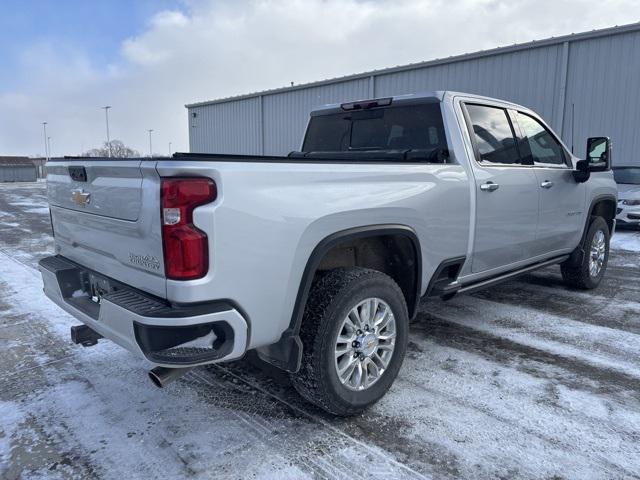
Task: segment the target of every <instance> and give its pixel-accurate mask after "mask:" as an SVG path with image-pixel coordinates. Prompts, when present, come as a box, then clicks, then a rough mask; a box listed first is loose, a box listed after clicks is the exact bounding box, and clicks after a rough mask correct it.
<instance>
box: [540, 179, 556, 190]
mask: <svg viewBox="0 0 640 480" xmlns="http://www.w3.org/2000/svg"><path fill="white" fill-rule="evenodd" d="M540 186H541V187H542V188H551V187H553V182H550V181H549V180H545V181H544V182H542V183H541V184H540Z"/></svg>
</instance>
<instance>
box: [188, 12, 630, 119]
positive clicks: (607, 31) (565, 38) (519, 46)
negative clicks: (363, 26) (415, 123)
mask: <svg viewBox="0 0 640 480" xmlns="http://www.w3.org/2000/svg"><path fill="white" fill-rule="evenodd" d="M635 31H640V22H638V23H631V24H628V25H621V26H617V25H616V26H615V27H608V28H602V29H600V30H591V31H589V32H581V33H571V34H569V35H562V36H560V37H550V38H546V39H544V40H533V41H531V42H526V43H516V44H514V45H509V46H506V47H497V48H492V49H489V50H480V51H478V52H472V53H463V54H461V55H453V56H450V57H445V58H437V59H434V60H427V61H424V62H417V63H409V64H407V65H399V66H397V67H389V68H383V69H380V70H370V71H367V72H362V73H356V74H352V75H345V76H343V77H335V78H328V79H326V80H318V81H315V82H309V83H301V84H299V85H293V86H290V87H280V88H274V89H271V90H263V91H260V92H254V93H247V94H243V95H236V96H232V97H224V98H219V99H216V100H206V101H203V102H195V103H188V104H186V105H185V107H187V108H193V107H202V106H205V105H214V104H216V103H227V102H235V101H238V100H246V99H249V98H259V97H261V96H264V95H275V94H277V93H282V92H291V91H295V90H302V89H306V88H312V87H319V86H322V85H329V84H332V83H341V82H348V81H350V80H359V79H363V78H368V77H371V76H379V75H387V74H390V73H396V72H403V71H407V70H415V69H418V68H424V67H433V66H436V65H442V64H446V63H455V62H462V61H466V60H474V59H477V58H483V57H488V56H491V55H497V54H504V53H511V52H517V51H521V50H527V49H531V48H540V47H546V46H550V45H557V44H562V43H565V42H575V41H580V40H589V39H592V38H598V37H604V36H608V35H619V34H623V33H628V32H635Z"/></svg>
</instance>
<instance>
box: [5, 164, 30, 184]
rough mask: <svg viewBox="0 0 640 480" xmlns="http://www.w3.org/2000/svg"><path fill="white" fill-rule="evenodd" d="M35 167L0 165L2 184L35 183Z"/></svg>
mask: <svg viewBox="0 0 640 480" xmlns="http://www.w3.org/2000/svg"><path fill="white" fill-rule="evenodd" d="M37 178H38V175H37V171H36V167H35V165H0V182H35V181H36V180H37Z"/></svg>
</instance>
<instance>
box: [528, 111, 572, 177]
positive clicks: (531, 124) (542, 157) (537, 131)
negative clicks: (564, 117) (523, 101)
mask: <svg viewBox="0 0 640 480" xmlns="http://www.w3.org/2000/svg"><path fill="white" fill-rule="evenodd" d="M516 118H517V120H518V125H519V126H520V131H521V133H522V139H521V142H520V154H521V155H522V158H523V160H524V161H525V163H529V164H534V165H558V166H560V165H566V157H565V152H564V148H562V145H561V144H560V142H558V140H556V138H555V137H554V136H553V135H552V134H551V133H550V132H549V130H547V129H546V128H545V127H544V125H542V124H541V123H540V122H539V121H538V120H536V119H535V118H533V117H531V116H529V115H527V114H526V113H522V112H517V113H516Z"/></svg>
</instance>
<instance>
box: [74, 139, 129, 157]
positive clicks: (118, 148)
mask: <svg viewBox="0 0 640 480" xmlns="http://www.w3.org/2000/svg"><path fill="white" fill-rule="evenodd" d="M109 146H111V156H112V157H114V158H133V157H140V152H139V151H137V150H135V149H133V148H131V147H127V146H126V145H125V144H124V143H122V142H121V141H120V140H111V141H110V142H109V143H107V142H104V143H103V144H102V146H101V147H100V148H92V149H91V150H88V151H86V152H84V153H83V154H82V155H83V156H85V157H108V156H109Z"/></svg>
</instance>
